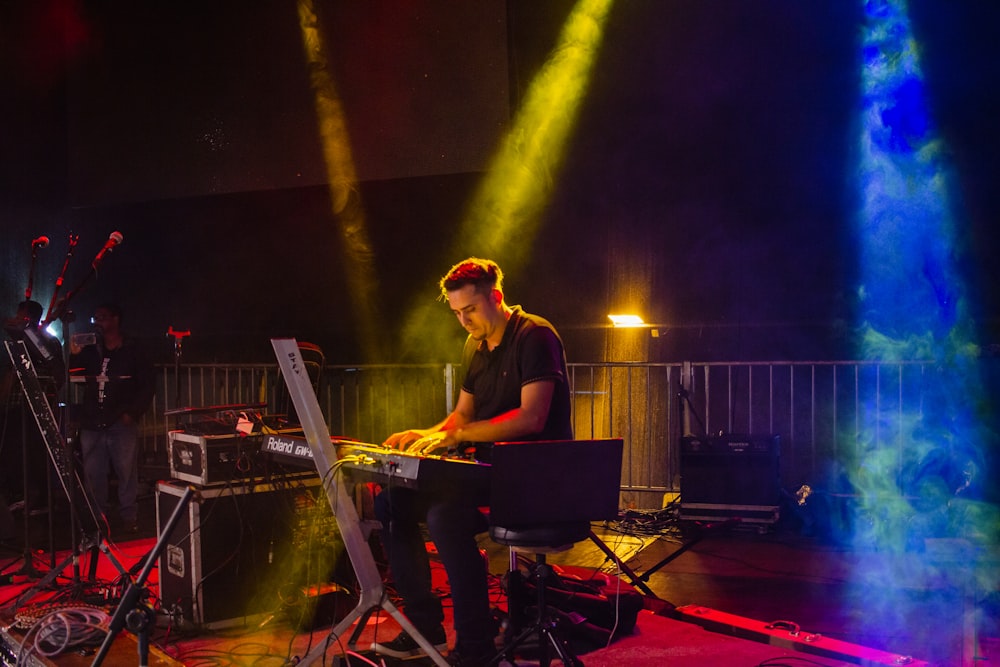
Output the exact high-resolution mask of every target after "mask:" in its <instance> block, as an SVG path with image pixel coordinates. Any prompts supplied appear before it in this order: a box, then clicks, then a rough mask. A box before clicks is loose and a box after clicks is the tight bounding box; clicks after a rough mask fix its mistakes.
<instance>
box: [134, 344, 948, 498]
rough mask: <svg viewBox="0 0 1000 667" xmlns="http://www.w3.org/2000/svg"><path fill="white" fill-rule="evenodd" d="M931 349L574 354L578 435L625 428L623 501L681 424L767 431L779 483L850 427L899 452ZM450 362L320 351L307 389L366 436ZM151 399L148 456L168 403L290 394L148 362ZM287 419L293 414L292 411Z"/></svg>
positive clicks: (273, 369)
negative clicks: (776, 451) (153, 369)
mask: <svg viewBox="0 0 1000 667" xmlns="http://www.w3.org/2000/svg"><path fill="white" fill-rule="evenodd" d="M931 367H932V365H931V364H930V362H892V363H887V362H862V361H838V362H834V361H804V362H784V361H768V362H711V363H696V362H683V363H645V362H610V363H573V364H570V365H569V374H570V383H571V391H572V406H573V426H574V431H575V435H576V437H577V438H581V439H584V438H604V437H620V438H622V439H623V440H624V442H625V460H624V462H623V471H622V492H623V502H624V503H625V504H626V505H627V506H633V507H637V508H653V507H656V508H658V507H660V506H662V503H663V502H664V498H665V497H668V496H669V495H670V494H676V493H678V492H679V488H680V473H679V468H680V455H679V442H680V438H681V437H682V436H683V435H685V434H690V433H694V434H723V433H728V434H731V433H740V434H778V435H780V437H781V454H780V473H781V481H782V485H783V486H784V487H785V488H788V489H792V488H796V487H798V486H799V485H801V484H803V483H811V484H815V483H817V480H819V479H821V478H824V477H825V476H828V475H829V474H831V470H833V469H834V468H836V467H837V466H839V465H841V464H842V461H843V459H844V457H845V456H847V455H850V454H851V451H850V450H849V449H848V448H850V447H852V444H853V443H855V442H857V441H858V440H859V439H864V440H865V443H866V446H867V447H869V448H872V447H874V448H876V449H879V450H885V451H889V452H896V453H897V454H898V457H897V458H898V459H899V460H900V461H902V459H903V457H902V452H903V448H905V446H906V430H907V423H906V422H907V421H908V420H910V419H911V418H912V417H913V416H914V415H920V414H922V411H923V409H924V401H925V400H926V395H927V391H926V390H927V384H928V380H929V378H928V373H929V371H928V369H929V368H931ZM457 374H458V366H457V365H453V364H421V365H357V366H337V365H328V366H326V367H325V368H324V372H323V374H322V377H321V380H320V383H319V392H318V394H319V400H320V405H321V406H322V408H323V411H324V415H325V416H326V418H327V422H328V426H329V429H330V432H331V433H333V434H337V435H344V436H348V437H352V438H356V439H358V440H361V441H364V442H381V441H382V440H383V439H384V438H385V437H386V436H387V435H388V434H390V433H393V432H395V431H398V430H402V429H404V428H408V427H414V426H428V425H431V424H434V423H436V422H438V421H439V420H440V419H441V418H442V417H443V416H444V415H445V414H447V413H448V411H449V410H450V409H451V408H452V407H453V405H454V396H455V392H456V391H457V386H458V385H457V382H458V379H457ZM157 378H158V380H157V382H158V384H157V395H156V399H155V403H154V407H153V409H152V410H150V411H149V412H148V413H147V415H146V416H145V417H144V419H143V423H142V429H141V433H142V447H143V454H144V459H145V461H146V462H148V463H154V462H161V463H162V462H163V461H166V446H167V435H166V434H167V431H168V430H169V429H170V428H172V427H173V425H172V424H171V423H170V419H171V418H170V417H167V416H165V415H164V412H165V411H167V410H168V409H170V408H176V407H205V406H213V405H229V404H258V403H259V404H263V406H264V407H263V408H262V410H263V411H264V412H265V413H267V414H268V415H270V416H272V417H275V416H280V415H283V414H288V413H289V412H290V409H291V404H290V402H289V400H288V397H287V392H286V390H285V387H284V383H283V382H282V381H281V378H280V375H279V373H278V370H277V365H276V364H239V365H236V364H234V365H229V364H190V365H187V366H184V367H182V368H181V369H180V371H179V373H178V372H177V369H175V368H174V367H173V366H160V367H158V368H157ZM291 418H292V419H294V415H291Z"/></svg>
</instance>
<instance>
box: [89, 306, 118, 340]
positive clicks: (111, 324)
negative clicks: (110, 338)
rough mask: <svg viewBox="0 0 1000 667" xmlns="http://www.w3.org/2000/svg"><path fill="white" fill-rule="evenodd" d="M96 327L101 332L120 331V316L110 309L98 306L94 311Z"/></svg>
mask: <svg viewBox="0 0 1000 667" xmlns="http://www.w3.org/2000/svg"><path fill="white" fill-rule="evenodd" d="M94 329H95V330H96V331H97V332H98V333H100V334H104V333H106V332H108V331H111V332H115V331H118V318H117V317H115V316H114V315H112V314H111V312H110V311H108V310H105V309H104V308H98V309H97V310H95V311H94Z"/></svg>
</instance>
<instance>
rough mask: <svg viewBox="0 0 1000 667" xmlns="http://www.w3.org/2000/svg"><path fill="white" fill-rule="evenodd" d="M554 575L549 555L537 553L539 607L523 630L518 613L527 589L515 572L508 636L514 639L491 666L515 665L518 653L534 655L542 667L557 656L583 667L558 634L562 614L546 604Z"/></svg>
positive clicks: (571, 665) (510, 583) (534, 576)
mask: <svg viewBox="0 0 1000 667" xmlns="http://www.w3.org/2000/svg"><path fill="white" fill-rule="evenodd" d="M552 574H553V572H552V566H551V565H549V564H548V563H547V562H546V560H545V554H536V557H535V563H534V567H533V572H532V575H531V578H532V579H534V583H535V591H536V598H535V606H534V608H533V609H530V608H529V610H530V611H532V612H533V613H532V614H531V616H533V618H532V623H531V625H530V626H528V627H526V628H523V629H522V628H519V627H518V626H517V625H516V621H517V615H518V610H517V609H516V607H517V603H518V601H519V600H522V599H524V593H525V592H526V587H525V585H524V581H522V580H521V575H520V574H519V573H518V572H516V571H514V570H512V571H511V572H510V575H509V578H508V582H507V588H508V590H507V600H508V608H509V610H510V622H511V626H510V627H509V628H508V630H507V632H508V634H515V633H516V635H515V636H514V638H513V639H512V640H510V641H507V642H505V644H504V647H503V649H502V650H501V651H500V653H498V654H497V655H496V657H494V658H493V660H492V661H490V663H489V664H490V665H491V666H492V665H500V664H502V663H509V664H514V658H515V656H516V655H517V654H518V653H530V654H531V655H532V657H534V658H536V659H537V660H538V664H539V667H548V665H549V664H550V663H551V661H552V658H553V657H556V658H558V659H559V660H561V661H562V664H563V665H565V666H566V667H583V661H582V660H580V658H578V657H577V656H576V655H575V654H574V653H573V651H572V650H571V649H570V648H569V645H568V644H567V642H566V640H564V639H563V638H562V637H561V636H560V635H559V631H558V625H559V624H558V619H559V615H560V612H559V611H558V610H555V609H552V608H550V607H549V606H548V605H547V604H546V590H547V581H548V579H549V577H550V576H551V575H552Z"/></svg>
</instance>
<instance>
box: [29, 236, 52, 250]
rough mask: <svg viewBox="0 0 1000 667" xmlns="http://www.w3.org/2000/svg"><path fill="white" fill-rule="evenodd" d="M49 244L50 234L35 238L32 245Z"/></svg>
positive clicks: (37, 246)
mask: <svg viewBox="0 0 1000 667" xmlns="http://www.w3.org/2000/svg"><path fill="white" fill-rule="evenodd" d="M48 244H49V237H48V236H39V237H38V238H37V239H35V240H33V241H32V242H31V247H32V248H44V247H45V246H47V245H48Z"/></svg>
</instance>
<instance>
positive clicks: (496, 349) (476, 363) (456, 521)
mask: <svg viewBox="0 0 1000 667" xmlns="http://www.w3.org/2000/svg"><path fill="white" fill-rule="evenodd" d="M440 286H441V293H442V296H443V298H444V299H445V300H446V301H447V302H448V305H449V307H450V308H451V311H452V313H454V314H455V317H457V318H458V321H459V323H460V324H461V325H462V326H463V327H464V328H465V330H466V331H468V333H469V336H468V339H467V340H466V343H465V349H464V352H463V356H462V371H463V373H464V379H463V382H462V390H461V393H460V394H459V398H458V402H457V404H456V406H455V409H454V411H453V412H452V413H451V414H449V415H448V416H447V417H445V419H443V420H442V421H441V422H439V423H438V424H435V425H434V426H431V427H430V428H425V429H411V430H407V431H402V432H400V433H395V434H393V435H391V436H390V437H389V438H388V439H386V441H385V443H384V444H385V445H386V446H389V447H394V448H398V449H402V450H406V451H409V452H412V453H418V454H443V453H445V452H448V451H453V450H455V449H457V448H458V447H459V446H460V445H462V444H463V443H466V444H467V443H474V444H475V446H476V453H475V456H476V458H477V459H479V460H483V461H486V462H488V461H489V454H490V449H491V447H492V445H491V443H493V442H498V441H511V440H572V438H573V430H572V425H571V422H570V397H569V383H568V376H567V373H566V355H565V352H564V351H563V345H562V340H561V339H560V338H559V334H558V333H557V332H556V330H555V328H554V327H553V326H552V324H550V323H549V322H548V321H547V320H545V319H544V318H542V317H539V316H537V315H532V314H529V313H526V312H524V311H523V310H522V309H521V308H520V306H508V305H507V304H506V303H505V302H504V295H503V273H502V271H501V270H500V267H499V266H498V265H497V264H496V262H494V261H492V260H488V259H478V258H475V257H471V258H469V259H466V260H463V261H461V262H459V263H458V264H456V265H455V266H453V267H452V268H451V270H450V271H449V272H448V273H447V274H446V275H445V276H444V277H443V278H442V279H441V281H440ZM477 505H478V503H477V502H475V500H473V499H471V498H469V497H463V496H462V495H460V494H459V493H458V492H454V491H453V492H449V490H448V489H434V490H421V491H415V490H413V489H406V488H401V487H393V488H389V489H387V490H385V491H383V492H382V493H381V494H379V495H378V497H377V498H376V499H375V507H376V513H377V514H378V517H379V519H380V520H381V522H382V526H383V530H382V539H383V544H384V547H385V550H386V553H387V556H388V559H389V567H390V570H391V574H392V578H393V581H394V582H395V585H396V588H397V590H398V592H399V594H400V595H401V597H402V599H403V609H404V611H405V613H406V615H407V617H408V618H409V619H410V621H411V622H412V623H413V625H414V626H415V627H416V628H417V630H419V631H420V633H421V634H422V635H423V636H424V637H425V638H427V640H428V641H430V643H431V644H434V645H435V647H437V648H438V649H439V650H441V651H444V650H445V649H446V648H447V641H446V636H445V631H444V626H443V625H442V623H443V621H444V613H443V611H442V607H441V601H440V600H439V599H438V597H437V595H435V594H434V592H433V590H432V589H431V573H430V563H429V560H428V556H427V550H426V547H425V545H424V538H423V534H422V532H421V529H420V524H421V523H422V522H426V524H427V529H428V531H429V533H430V537H431V540H432V541H433V542H434V545H435V547H436V548H437V552H438V554H439V555H440V557H441V561H442V562H443V564H444V567H445V571H446V573H447V575H448V581H449V584H450V586H451V597H452V600H453V604H454V616H455V637H456V642H455V647H454V648H453V649H452V650H451V651H450V652H449V654H448V661H449V663H450V664H452V665H460V666H461V667H475V666H476V665H485V664H486V663H487V662H489V661H490V660H491V659H492V657H493V656H494V654H495V653H496V650H495V644H494V638H495V636H496V634H497V626H496V623H495V621H494V619H493V617H492V614H491V611H490V600H489V590H488V585H487V574H488V572H487V564H486V562H485V561H484V559H483V557H482V556H481V555H480V552H479V547H478V544H477V542H476V536H477V535H478V534H480V533H483V532H485V531H486V530H487V528H488V525H487V522H486V519H485V517H484V516H483V514H482V512H480V511H479V508H478V506H477ZM372 650H374V651H375V652H376V653H379V654H383V655H388V656H391V657H394V658H401V659H408V658H416V657H419V656H422V655H424V653H423V650H422V649H421V648H420V647H419V646H418V644H417V643H416V641H414V640H413V639H412V638H411V637H409V636H408V635H406V634H405V633H401V634H400V635H399V636H397V637H396V638H395V639H392V640H390V641H385V642H380V641H377V642H376V643H374V644H373V645H372Z"/></svg>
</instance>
